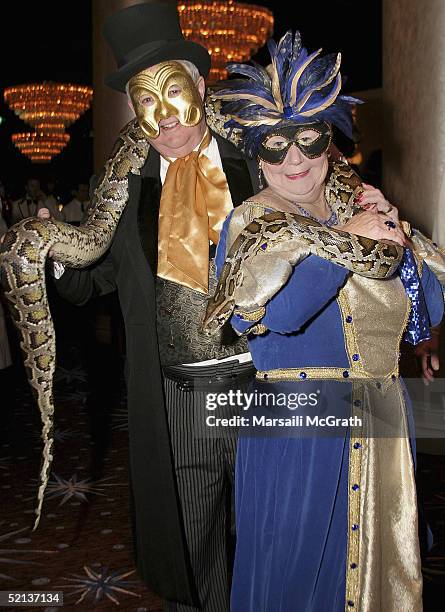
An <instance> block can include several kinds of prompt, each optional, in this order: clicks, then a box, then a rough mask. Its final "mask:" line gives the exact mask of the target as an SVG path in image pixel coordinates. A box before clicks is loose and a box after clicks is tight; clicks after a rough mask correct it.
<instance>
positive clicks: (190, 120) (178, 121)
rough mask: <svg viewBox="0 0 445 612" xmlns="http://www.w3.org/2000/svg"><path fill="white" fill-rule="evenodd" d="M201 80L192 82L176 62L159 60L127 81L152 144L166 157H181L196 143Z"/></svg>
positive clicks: (202, 90)
mask: <svg viewBox="0 0 445 612" xmlns="http://www.w3.org/2000/svg"><path fill="white" fill-rule="evenodd" d="M204 93H205V84H204V79H202V78H200V79H199V81H198V83H196V84H195V83H194V82H193V79H192V78H191V76H190V74H189V73H188V72H187V70H186V69H185V68H184V66H182V65H181V64H180V63H179V62H174V61H170V62H162V63H160V64H156V65H155V66H153V67H151V68H148V69H147V70H143V71H142V72H140V73H138V74H137V75H136V76H134V77H133V78H132V79H131V80H130V82H129V94H130V98H131V101H132V105H133V109H134V112H135V114H136V117H137V119H138V121H139V124H140V126H141V128H142V130H143V131H144V132H145V133H146V134H147V136H148V139H149V140H150V142H151V144H152V145H153V146H154V148H155V149H157V150H158V151H159V152H160V153H161V154H163V155H166V156H167V157H183V156H185V155H187V154H188V153H191V151H193V149H194V148H195V147H196V146H197V145H198V144H199V142H200V140H201V138H202V135H203V131H204V128H205V124H204V121H203V117H204V114H203V102H202V100H203V98H204Z"/></svg>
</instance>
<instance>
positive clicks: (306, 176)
mask: <svg viewBox="0 0 445 612" xmlns="http://www.w3.org/2000/svg"><path fill="white" fill-rule="evenodd" d="M319 137H320V134H319V132H317V131H315V130H313V129H305V130H303V131H300V132H299V134H298V142H299V144H300V146H301V145H302V146H308V145H310V144H312V143H314V142H315V141H316V140H317V139H318V138H319ZM263 144H264V146H266V147H267V148H268V149H270V150H271V151H274V150H276V151H277V152H278V151H280V150H284V149H285V148H286V147H288V146H289V139H287V138H286V137H285V136H284V135H271V136H269V137H268V138H267V139H266V140H265V141H263ZM260 164H261V168H262V170H263V173H264V176H265V179H266V181H267V183H268V185H269V187H271V188H272V189H273V190H274V191H276V192H277V193H278V195H280V196H282V197H284V198H286V199H287V200H290V201H291V202H295V203H297V204H300V203H301V204H310V203H311V202H315V201H316V200H317V199H318V198H319V196H320V191H321V190H322V189H323V187H324V182H325V179H326V174H327V172H328V156H327V153H326V152H323V153H321V155H319V156H318V157H312V158H309V157H306V155H304V154H303V153H302V151H301V150H300V149H299V147H297V145H296V144H295V143H293V144H292V145H291V146H290V148H289V149H288V151H287V154H286V157H285V158H284V161H282V162H281V163H280V164H272V163H268V162H265V161H260Z"/></svg>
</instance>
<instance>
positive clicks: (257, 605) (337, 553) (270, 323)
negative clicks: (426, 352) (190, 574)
mask: <svg viewBox="0 0 445 612" xmlns="http://www.w3.org/2000/svg"><path fill="white" fill-rule="evenodd" d="M229 222H230V217H229V219H228V220H227V221H226V223H225V225H224V228H223V231H222V234H221V238H220V242H219V245H218V251H217V261H216V263H217V269H218V270H220V269H221V267H222V264H223V262H224V256H225V251H226V239H227V230H228V225H229ZM351 276H352V275H350V273H349V272H348V271H347V270H346V269H344V268H342V267H340V266H338V265H336V264H333V263H331V262H329V261H326V260H324V259H321V258H319V257H317V256H309V257H307V258H306V259H305V260H303V261H302V262H301V263H300V264H298V265H297V266H296V267H295V269H294V271H293V274H292V276H291V277H290V279H289V280H288V282H287V284H286V285H285V286H284V287H283V288H282V289H281V290H280V291H279V292H278V293H277V294H276V295H275V296H274V297H273V298H272V299H271V300H270V302H268V304H267V305H266V310H265V314H264V317H263V318H262V319H261V321H260V322H261V324H262V325H264V326H265V327H266V328H267V331H266V333H261V334H260V335H249V336H248V340H249V346H250V351H251V353H252V357H253V361H254V364H255V367H256V368H257V370H259V371H261V372H270V371H271V370H272V371H273V370H275V371H280V372H283V370H288V369H290V371H292V372H294V373H295V372H296V373H297V374H296V381H297V382H295V383H294V384H295V385H298V384H301V385H307V384H308V382H309V383H310V381H311V379H312V378H317V372H326V368H328V369H330V370H329V371H332V372H334V374H335V372H338V373H339V378H340V379H341V378H342V377H343V378H348V377H351V379H352V378H354V372H356V371H359V370H357V368H358V369H359V368H360V367H362V371H365V370H366V368H369V369H370V372H371V374H370V379H373V378H372V377H373V375H374V374H373V370H372V367H370V366H369V362H370V355H367V354H365V353H366V350H367V349H366V348H365V346H366V342H365V343H363V342H362V339H363V337H364V336H365V337H366V335H371V334H373V340H372V342H371V344H374V345H375V346H376V347H377V349H379V347H380V348H381V351H382V355H384V354H385V351H386V352H388V354H389V353H390V352H391V351H392V352H394V357H393V358H391V359H392V362H391V363H393V362H394V364H395V365H394V364H393V365H391V367H386V366H385V368H386V370H385V371H384V372H383V374H382V377H381V378H379V377H378V376H377V375H375V380H377V378H378V379H379V380H380V379H382V380H383V379H385V377H386V379H387V380H389V383H388V384H391V382H393V383H394V384H396V379H397V375H398V370H397V359H398V346H397V345H398V342H399V340H400V338H401V333H399V332H397V337H396V338H394V337H392V336H391V333H392V330H391V329H390V328H389V327H388V328H387V327H385V320H386V316H387V314H389V313H390V311H391V310H392V309H399V310H400V309H402V310H404V312H405V310H406V308H407V304H408V310H409V302H408V301H407V298H406V296H405V294H404V290H403V287H402V285H401V283H400V281H399V279H396V280H394V281H390V282H392V283H393V285H394V286H391V291H387V294H388V295H389V296H390V297H389V298H388V299H387V301H386V302H385V301H384V300H379V299H377V300H376V306H375V319H374V320H373V321H371V323H369V325H370V327H369V328H367V327H366V326H367V325H368V322H369V318H370V317H369V313H368V316H367V317H366V318H365V316H363V315H362V312H361V311H362V308H361V306H360V300H363V305H364V306H363V310H366V309H369V308H371V312H373V310H372V304H371V305H370V304H369V301H370V300H372V299H374V298H373V297H372V295H373V293H372V292H373V291H374V292H375V287H376V283H377V284H378V283H385V282H386V281H373V283H374V285H372V284H371V285H369V284H368V285H366V286H365V289H363V287H361V288H360V291H362V293H360V291H358V290H357V291H356V293H354V291H355V287H353V288H352V289H351V290H350V291H349V296H346V297H348V299H349V300H350V302H349V307H348V308H346V306H345V300H344V299H343V300H342V299H340V297H339V296H341V291H342V288H343V287H345V285H346V284H347V282H351V281H348V277H351ZM422 285H423V289H424V293H425V298H426V302H427V308H428V312H429V317H430V322H431V324H432V325H436V324H437V323H439V322H440V320H441V318H442V314H443V297H442V290H441V287H440V284H439V283H438V281H437V280H436V278H435V276H434V275H433V274H432V273H431V272H430V271H429V269H428V267H427V266H426V265H424V266H423V269H422ZM385 287H387V286H386V285H385ZM393 293H396V294H397V296H398V298H397V299H394V302H392V297H391V296H392V294H393ZM354 296H355V297H354ZM354 300H355V302H354ZM393 314H394V313H393ZM371 318H372V317H371ZM398 320H399V321H402V320H403V321H405V323H406V316H405V314H403V313H402V314H400V316H399V319H398ZM367 321H368V322H367ZM231 322H232V325H233V326H234V328H235V329H236V330H238V331H239V332H242V331H244V330H246V329H248V328H249V327H251V326H252V322H251V321H248V320H245V319H244V318H243V316H242V315H240V314H235V315H233V316H232V320H231ZM399 325H400V327H401V329H402V328H403V325H404V323H402V324H399ZM354 326H355V327H354ZM349 327H351V328H352V327H354V334H355V335H354V334H353V335H352V336H351V334H350V332H349ZM402 331H403V329H402ZM389 336H391V342H392V344H391V347H389V346H388V347H387V348H385V342H386V341H387V338H388V337H389ZM351 338H353V339H354V338H355V339H357V338H358V340H359V342H358V344H357V343H355V344H354V342H353V341H352V340H351ZM388 341H389V340H388ZM357 346H360V348H362V347H363V354H362V350H360V352H358V351H359V349H357ZM353 351H356V352H353ZM391 354H392V353H391ZM374 361H375V357H374ZM383 361H385V360H384V359H383ZM362 362H363V363H362ZM391 368H392V369H391ZM394 368H395V369H394ZM265 377H267V374H266V375H265ZM332 378H334V376H333V377H332ZM386 379H385V380H386ZM298 380H300V381H301V382H300V383H299V382H298ZM373 380H374V379H373ZM262 384H263V387H266V386H267V385H268V384H270V382H269V383H267V382H266V383H262ZM314 384H315V383H314ZM317 384H318V385H319V386H320V381H317ZM321 384H322V385H324V386H323V389H324V391H325V392H326V393H327V394H328V395H329V385H335V384H337V385H338V384H342V383H339V382H336V383H335V382H334V381H332V380H331V381H329V380H328V381H326V380H324V381H322V382H321ZM346 384H349V383H348V382H347V381H346ZM379 385H380V383H377V386H379ZM362 451H363V448H362V444H359V443H358V442H354V441H353V440H351V439H350V432H349V431H348V429H345V430H344V433H343V435H341V434H340V435H338V436H336V437H319V436H304V435H303V434H302V435H299V434H298V433H296V434H295V433H293V435H292V436H291V437H286V436H285V435H284V436H283V435H281V436H273V435H272V436H268V437H260V436H254V437H247V436H243V435H242V433H241V436H240V439H239V445H238V452H237V463H236V525H237V547H236V557H235V566H234V573H233V584H232V598H231V610H232V612H340V611H342V610H345V609H351V610H354V609H360V610H370V611H374V610H375V611H376V610H380V609H382V610H383V609H385V612H388V610H396V609H397V607H396V606H397V605H398V604H395V603H394V604H392V603H386V604H384V603H383V602H385V601H386V602H390V601H392V597H393V595H387V594H386V595H382V596H380V595H379V596H377V594H376V590H377V587H376V586H375V585H374V586H371V587H369V586H366V585H367V581H368V582H369V580H368V579H367V578H366V572H367V571H368V569H369V571H370V572H373V573H375V574H379V571H380V570H379V569H378V568H379V567H380V563H379V559H378V557H379V554H374V555H373V556H374V557H375V558H373V559H371V558H369V559H368V558H367V557H366V555H365V552H366V551H365V549H366V547H365V546H362V548H363V551H364V552H363V555H362V556H361V557H360V561H359V557H358V556H357V558H354V557H353V556H352V555H353V554H355V553H354V545H353V537H355V536H356V532H355V530H357V531H358V530H359V529H362V525H361V524H358V522H357V524H355V523H351V514H350V512H351V509H350V506H351V507H352V506H353V502H351V495H355V494H358V493H359V491H358V488H359V485H358V484H356V483H354V482H351V478H353V475H351V474H352V473H351V471H350V465H351V464H352V462H351V457H354V458H355V457H359V456H360V453H361V452H362ZM391 452H392V451H391ZM359 462H360V459H359ZM354 464H355V465H357V461H355V463H354ZM410 469H411V467H408V470H410ZM396 480H397V479H396ZM369 482H370V481H369ZM368 484H369V483H368ZM382 486H383V484H382ZM382 499H383V497H382ZM366 503H368V502H366ZM385 503H386V502H385ZM389 503H391V501H389ZM405 504H406V505H410V503H407V502H405ZM362 505H363V504H362ZM382 508H383V501H382ZM357 512H358V510H357ZM360 512H361V513H362V514H363V508H362V509H361V510H360ZM378 512H379V510H378V509H377V510H375V513H374V517H373V519H372V520H373V521H374V522H375V521H376V520H377V521H378V520H380V519H379V514H378ZM357 516H358V514H357ZM359 520H361V519H358V521H359ZM363 521H364V522H363V528H364V525H366V524H368V525H369V523H367V522H366V521H365V519H364V518H363ZM399 524H401V523H400V516H397V517H396V518H395V519H394V525H395V527H394V530H393V531H397V525H399ZM382 529H383V528H382ZM382 533H383V532H382ZM370 534H371V530H370ZM363 536H364V534H363V533H361V534H360V537H362V538H363ZM399 536H400V534H399V535H397V534H395V536H394V541H396V540H397V539H400V537H399ZM413 537H417V536H416V535H415V536H413ZM383 539H385V537H383ZM388 540H391V538H389V539H388ZM382 546H385V542H383V543H382ZM388 546H389V547H390V546H391V543H390V542H389V543H388ZM415 546H416V544H415V543H414V544H413V547H414V550H415ZM407 554H408V553H407ZM385 555H386V558H390V559H392V558H393V556H394V555H392V553H391V551H389V552H388V553H386V552H385ZM391 555H392V556H391ZM408 556H409V555H408ZM368 557H371V555H369V554H368ZM385 563H386V562H385ZM391 563H392V561H391V562H389V563H387V565H385V569H382V570H381V573H382V574H384V573H385V572H387V571H388V572H390V573H391V572H392V571H394V572H395V573H396V572H397V571H399V570H398V569H397V567H396V565H394V564H392V565H391ZM360 564H361V565H363V566H364V567H360ZM401 565H403V562H401ZM368 566H369V567H368ZM388 568H389V569H388ZM402 569H403V571H405V570H406V576H407V578H406V584H408V585H409V583H410V581H412V583H413V584H416V586H415V594H414V595H413V596H412V597H411V596H407V599H406V601H407V608H404V607H403V597H402V598H401V599H400V601H401V605H402V607H400V608H398V609H412V610H414V609H418V608H417V607H416V606H417V604H416V603H410V602H412V601H413V602H415V601H417V602H418V601H419V597H420V596H421V595H419V588H420V593H421V578H419V575H420V564H419V567H418V573H417V575H416V576H414V575H411V574H410V572H411V569H410V567H405V566H404V567H403V568H402ZM403 571H402V572H401V573H403ZM357 572H360V576H361V578H360V581H358V579H357V580H355V579H354V573H355V574H357ZM354 580H355V583H354ZM403 580H404V578H403ZM419 580H420V587H419ZM347 581H349V582H350V583H351V584H352V585H354V584H355V586H352V587H348V588H347V584H346V583H347ZM382 581H383V582H382V583H383V584H384V581H385V577H384V576H383V577H382ZM359 584H360V585H361V586H360V587H359V586H357V585H359ZM404 584H405V583H404ZM379 588H380V587H379ZM403 588H405V587H403ZM409 588H410V587H409V586H408V587H407V590H409ZM360 590H361V591H362V593H360V592H359V591H360ZM382 590H384V588H382ZM397 591H400V587H399V586H396V587H394V592H397ZM396 597H398V595H396ZM385 598H386V599H385ZM381 606H383V607H381ZM385 606H386V607H385Z"/></svg>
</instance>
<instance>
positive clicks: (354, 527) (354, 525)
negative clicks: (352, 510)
mask: <svg viewBox="0 0 445 612" xmlns="http://www.w3.org/2000/svg"><path fill="white" fill-rule="evenodd" d="M357 529H358V525H357V523H354V524H353V525H352V531H357Z"/></svg>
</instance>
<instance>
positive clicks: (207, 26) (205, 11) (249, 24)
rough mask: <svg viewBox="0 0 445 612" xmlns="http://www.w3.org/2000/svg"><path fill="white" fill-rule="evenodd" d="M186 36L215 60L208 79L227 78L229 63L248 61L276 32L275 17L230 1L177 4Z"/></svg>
mask: <svg viewBox="0 0 445 612" xmlns="http://www.w3.org/2000/svg"><path fill="white" fill-rule="evenodd" d="M178 13H179V19H180V22H181V28H182V32H183V34H184V37H185V38H187V39H189V40H193V41H194V42H197V43H200V44H201V45H202V46H203V47H206V49H207V50H208V52H209V53H210V55H211V57H212V67H211V69H210V74H209V80H210V81H218V80H220V79H225V78H227V70H226V64H227V63H229V62H247V61H248V60H249V59H250V58H251V57H252V55H255V53H256V52H257V51H258V49H259V48H260V47H262V46H263V45H264V43H265V42H266V40H267V39H268V38H269V37H270V36H271V35H272V32H273V23H274V19H273V14H272V12H271V11H270V10H269V9H266V8H264V7H262V6H257V5H255V4H244V3H241V2H234V1H233V0H228V1H227V2H223V1H222V0H201V1H193V0H185V1H183V2H178Z"/></svg>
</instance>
